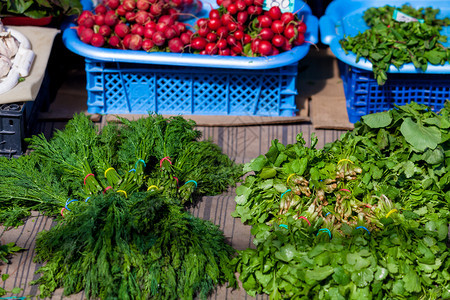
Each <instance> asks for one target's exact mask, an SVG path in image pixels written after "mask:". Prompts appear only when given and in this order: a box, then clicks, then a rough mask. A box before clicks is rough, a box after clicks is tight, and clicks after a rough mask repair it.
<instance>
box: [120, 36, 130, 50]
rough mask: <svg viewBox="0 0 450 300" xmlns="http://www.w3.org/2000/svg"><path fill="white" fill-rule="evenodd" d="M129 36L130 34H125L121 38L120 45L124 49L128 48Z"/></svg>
mask: <svg viewBox="0 0 450 300" xmlns="http://www.w3.org/2000/svg"><path fill="white" fill-rule="evenodd" d="M131 36H132V34H127V35H126V36H125V37H124V38H123V39H122V45H123V48H124V49H129V48H130V40H131Z"/></svg>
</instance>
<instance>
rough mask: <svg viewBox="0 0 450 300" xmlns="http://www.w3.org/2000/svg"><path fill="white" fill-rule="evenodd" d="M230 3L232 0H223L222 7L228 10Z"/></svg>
mask: <svg viewBox="0 0 450 300" xmlns="http://www.w3.org/2000/svg"><path fill="white" fill-rule="evenodd" d="M231 3H233V1H232V0H223V1H222V6H223V7H225V8H228V6H229V5H230V4H231Z"/></svg>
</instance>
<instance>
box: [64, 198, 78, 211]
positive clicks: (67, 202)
mask: <svg viewBox="0 0 450 300" xmlns="http://www.w3.org/2000/svg"><path fill="white" fill-rule="evenodd" d="M69 200H70V198H69V199H67V201H66V206H65V209H67V210H68V211H71V210H70V209H69V208H68V207H67V205H69V204H70V203H72V202H75V201H78V200H77V199H72V200H70V201H69Z"/></svg>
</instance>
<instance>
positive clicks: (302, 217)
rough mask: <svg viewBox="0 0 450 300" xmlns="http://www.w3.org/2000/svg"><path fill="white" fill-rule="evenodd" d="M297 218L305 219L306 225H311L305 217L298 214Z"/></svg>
mask: <svg viewBox="0 0 450 300" xmlns="http://www.w3.org/2000/svg"><path fill="white" fill-rule="evenodd" d="M298 218H299V219H303V220H305V221H306V222H308V225H309V226H311V223H309V220H308V219H307V218H306V217H304V216H300V217H298Z"/></svg>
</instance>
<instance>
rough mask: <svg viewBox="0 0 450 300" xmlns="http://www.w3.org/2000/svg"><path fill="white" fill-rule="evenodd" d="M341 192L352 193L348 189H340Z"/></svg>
mask: <svg viewBox="0 0 450 300" xmlns="http://www.w3.org/2000/svg"><path fill="white" fill-rule="evenodd" d="M340 191H344V192H348V193H351V191H350V190H347V189H340Z"/></svg>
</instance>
